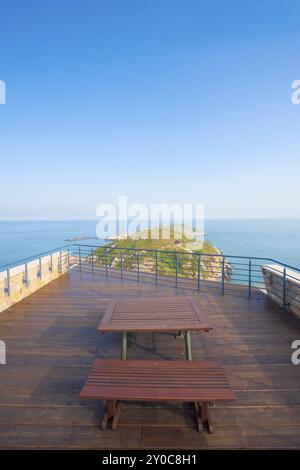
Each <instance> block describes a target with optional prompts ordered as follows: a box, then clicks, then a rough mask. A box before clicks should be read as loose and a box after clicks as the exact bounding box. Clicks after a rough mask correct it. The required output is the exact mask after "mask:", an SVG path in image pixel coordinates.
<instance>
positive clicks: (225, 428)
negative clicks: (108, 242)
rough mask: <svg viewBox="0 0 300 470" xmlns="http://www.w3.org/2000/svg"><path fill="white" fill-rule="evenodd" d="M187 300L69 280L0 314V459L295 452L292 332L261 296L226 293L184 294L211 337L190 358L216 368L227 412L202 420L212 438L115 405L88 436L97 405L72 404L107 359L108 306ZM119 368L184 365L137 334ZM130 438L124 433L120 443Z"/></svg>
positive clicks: (170, 291)
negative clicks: (50, 452) (10, 455)
mask: <svg viewBox="0 0 300 470" xmlns="http://www.w3.org/2000/svg"><path fill="white" fill-rule="evenodd" d="M180 295H187V296H189V295H191V291H190V290H189V289H186V290H185V289H183V288H178V289H175V288H174V287H167V286H155V285H153V284H149V283H143V282H140V283H137V282H136V281H135V280H134V281H129V280H125V279H123V280H120V279H118V278H109V279H108V280H107V279H106V278H105V277H104V276H100V275H94V276H93V275H92V274H90V273H79V272H77V271H75V270H74V271H72V272H70V273H68V274H66V275H64V276H62V277H61V278H59V279H57V280H56V281H54V282H52V283H51V284H48V285H47V286H45V287H43V288H42V289H40V290H39V291H37V292H36V293H34V294H33V295H31V296H30V297H28V298H26V299H24V300H23V301H21V302H19V303H18V304H15V305H14V306H13V307H11V308H10V309H8V310H7V311H5V312H3V313H2V314H0V339H2V340H4V341H5V342H6V347H7V364H6V365H4V366H2V365H1V366H0V422H1V429H0V447H1V448H98V449H99V448H104V449H105V448H110V449H113V448H122V449H126V448H157V447H166V448H170V449H171V448H176V447H177V448H240V447H244V448H261V447H266V446H267V447H269V448H299V446H300V398H299V397H300V393H299V391H300V366H299V367H297V366H293V365H292V364H291V352H292V350H291V343H292V341H294V340H295V339H300V321H299V320H297V319H295V318H294V317H293V316H292V315H290V314H288V313H286V312H284V311H283V310H282V309H281V308H280V307H278V306H277V305H275V304H274V303H273V302H271V301H270V300H269V299H268V298H267V297H266V296H265V295H263V294H262V293H259V292H255V295H254V296H253V299H252V300H251V301H248V299H247V292H246V289H244V292H243V288H241V287H239V288H237V289H236V291H235V288H233V289H230V292H229V290H228V292H227V293H225V296H224V297H223V296H221V295H220V293H218V292H216V291H215V290H214V289H206V290H203V291H202V292H200V294H198V293H196V294H195V293H193V295H195V296H196V298H197V299H198V301H199V302H200V303H201V305H203V308H204V310H205V316H206V317H207V319H208V321H209V322H210V323H211V324H212V326H213V327H214V328H213V330H212V331H211V332H210V333H209V335H205V334H198V333H193V334H192V344H193V358H194V359H199V360H203V359H204V360H213V359H216V360H218V361H220V362H221V363H222V364H223V367H224V370H225V372H226V375H227V377H228V379H229V382H230V384H231V385H232V387H233V389H234V391H235V394H236V398H237V399H236V401H235V402H234V403H231V404H228V405H226V404H224V406H223V405H221V404H220V405H218V406H215V407H214V408H212V410H211V414H212V418H213V420H214V422H215V433H214V434H213V435H204V436H203V435H199V433H198V432H197V431H196V429H195V425H194V414H193V409H192V408H191V407H189V404H185V405H180V404H178V405H177V404H172V403H157V404H153V403H152V404H145V403H134V404H131V403H125V404H124V407H123V410H122V414H121V416H120V422H119V429H117V431H116V432H103V431H101V430H100V427H99V424H100V421H101V418H102V414H103V411H104V408H103V403H102V402H98V401H91V402H88V403H87V402H85V401H84V400H80V398H79V392H80V390H81V388H82V385H83V383H84V382H85V380H86V377H87V375H88V372H89V369H90V366H91V365H92V363H93V362H94V360H95V358H96V357H98V358H117V359H118V358H119V354H120V338H121V336H120V335H119V334H111V333H106V334H105V335H99V333H98V332H97V326H98V325H99V322H100V321H101V319H102V316H103V314H104V312H105V310H106V308H107V305H108V303H109V302H110V301H111V300H113V299H117V298H120V297H122V298H124V299H125V298H126V299H129V298H137V297H149V296H174V297H175V296H180ZM129 358H134V359H169V360H175V359H182V360H185V348H184V342H183V341H182V340H181V339H179V338H178V339H176V340H175V339H174V336H172V335H170V334H167V333H165V334H157V335H155V336H154V335H149V334H138V337H137V342H136V344H133V345H131V347H130V348H129ZM128 429H130V432H129V431H128Z"/></svg>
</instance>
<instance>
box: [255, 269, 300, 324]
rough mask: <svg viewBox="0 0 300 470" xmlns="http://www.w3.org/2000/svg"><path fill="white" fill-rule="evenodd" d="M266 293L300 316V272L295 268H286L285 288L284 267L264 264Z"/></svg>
mask: <svg viewBox="0 0 300 470" xmlns="http://www.w3.org/2000/svg"><path fill="white" fill-rule="evenodd" d="M262 272H263V276H264V280H265V286H266V293H267V295H268V296H269V297H271V299H272V300H274V302H276V303H278V304H279V305H281V306H283V305H284V296H285V308H286V309H287V310H289V311H290V312H292V313H294V314H295V315H296V316H297V317H298V318H300V273H299V272H298V271H294V270H293V269H286V278H285V279H286V280H285V289H284V268H283V266H281V265H279V264H270V265H266V266H262Z"/></svg>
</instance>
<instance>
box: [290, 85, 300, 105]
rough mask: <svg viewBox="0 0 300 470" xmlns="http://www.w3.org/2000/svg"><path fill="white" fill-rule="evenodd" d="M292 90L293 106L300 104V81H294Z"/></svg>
mask: <svg viewBox="0 0 300 470" xmlns="http://www.w3.org/2000/svg"><path fill="white" fill-rule="evenodd" d="M292 88H293V90H294V91H293V93H292V95H291V101H292V103H293V104H300V80H294V81H293V82H292Z"/></svg>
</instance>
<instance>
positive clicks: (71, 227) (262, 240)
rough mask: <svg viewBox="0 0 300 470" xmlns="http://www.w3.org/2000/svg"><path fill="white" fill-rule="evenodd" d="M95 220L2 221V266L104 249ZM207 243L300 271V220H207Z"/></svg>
mask: <svg viewBox="0 0 300 470" xmlns="http://www.w3.org/2000/svg"><path fill="white" fill-rule="evenodd" d="M97 223H98V221H95V220H73V221H72V220H57V221H55V220H30V221H29V220H28V221H25V220H24V221H17V220H16V221H4V220H2V221H0V266H1V267H5V266H6V265H8V264H14V263H17V262H18V261H19V260H22V259H24V258H29V257H33V256H35V255H38V254H40V253H43V252H45V251H48V250H52V249H54V248H56V247H57V248H58V247H61V246H64V245H68V244H70V243H76V241H74V242H72V239H74V238H86V239H83V240H79V241H78V243H83V244H87V245H99V246H101V245H103V244H104V243H105V241H104V240H100V239H98V238H97V235H96V226H97ZM204 230H205V240H207V241H210V242H211V243H213V244H214V245H215V246H216V247H217V248H219V249H220V250H222V252H223V253H224V254H225V255H228V256H230V255H237V256H247V257H248V256H249V257H260V258H272V259H275V260H277V261H280V262H282V263H286V264H288V265H291V266H294V267H297V268H300V219H207V220H206V221H205V224H204Z"/></svg>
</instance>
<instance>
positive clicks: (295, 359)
mask: <svg viewBox="0 0 300 470" xmlns="http://www.w3.org/2000/svg"><path fill="white" fill-rule="evenodd" d="M291 348H292V349H295V351H294V352H293V354H292V357H291V360H292V363H293V364H294V366H298V365H299V364H300V340H299V339H296V340H295V341H293V342H292V346H291Z"/></svg>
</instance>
